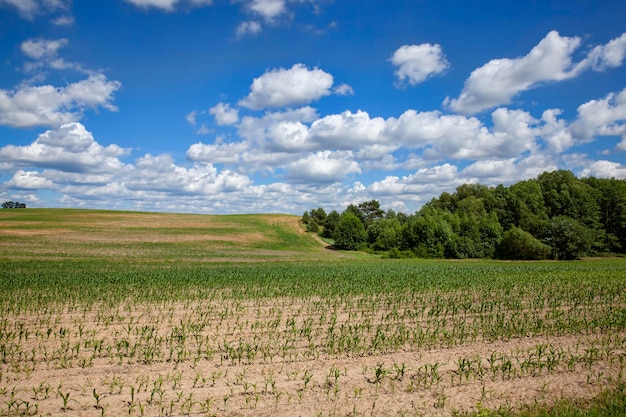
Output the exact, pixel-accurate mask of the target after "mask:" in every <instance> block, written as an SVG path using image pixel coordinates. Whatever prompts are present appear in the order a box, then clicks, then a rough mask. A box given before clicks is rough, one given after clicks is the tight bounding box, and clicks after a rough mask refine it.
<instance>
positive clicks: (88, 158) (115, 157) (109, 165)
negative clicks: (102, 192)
mask: <svg viewBox="0 0 626 417" xmlns="http://www.w3.org/2000/svg"><path fill="white" fill-rule="evenodd" d="M128 153H129V150H128V149H123V148H120V147H119V146H117V145H109V146H106V147H104V146H102V145H100V144H98V143H97V142H96V141H95V140H94V138H93V135H92V134H91V132H89V131H87V130H86V129H85V127H84V126H83V125H82V124H80V123H77V122H76V123H69V124H66V125H63V126H61V127H60V128H59V129H56V130H48V131H46V132H44V133H42V134H41V135H39V137H37V139H36V140H35V141H34V142H33V143H32V144H30V145H27V146H14V145H6V146H4V147H2V148H0V169H2V170H13V169H15V168H20V167H23V168H28V167H37V168H51V169H57V170H61V171H69V172H79V173H101V172H112V171H118V170H120V169H121V168H122V167H123V165H124V164H123V163H122V162H121V161H120V160H119V157H121V156H124V155H127V154H128Z"/></svg>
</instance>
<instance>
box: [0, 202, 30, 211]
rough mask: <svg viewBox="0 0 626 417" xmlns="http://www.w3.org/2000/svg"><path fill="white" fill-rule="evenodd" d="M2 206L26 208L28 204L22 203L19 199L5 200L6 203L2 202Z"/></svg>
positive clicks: (5, 207)
mask: <svg viewBox="0 0 626 417" xmlns="http://www.w3.org/2000/svg"><path fill="white" fill-rule="evenodd" d="M2 208H4V209H13V208H26V204H24V203H20V202H19V201H5V202H4V203H2Z"/></svg>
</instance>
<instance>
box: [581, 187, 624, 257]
mask: <svg viewBox="0 0 626 417" xmlns="http://www.w3.org/2000/svg"><path fill="white" fill-rule="evenodd" d="M582 181H583V182H584V183H585V184H588V185H589V186H591V187H592V188H593V189H595V190H597V191H598V192H599V193H600V196H599V199H598V205H599V206H600V223H601V224H602V227H603V229H604V232H605V235H604V242H603V248H602V249H604V250H608V251H612V252H621V253H624V252H626V181H624V180H617V179H615V178H611V179H606V178H594V177H589V178H584V179H583V180H582Z"/></svg>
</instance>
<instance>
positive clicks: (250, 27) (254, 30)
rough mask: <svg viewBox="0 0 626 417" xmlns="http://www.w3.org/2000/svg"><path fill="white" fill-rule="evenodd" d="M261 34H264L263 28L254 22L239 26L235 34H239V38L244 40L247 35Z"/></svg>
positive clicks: (243, 23) (242, 23)
mask: <svg viewBox="0 0 626 417" xmlns="http://www.w3.org/2000/svg"><path fill="white" fill-rule="evenodd" d="M261 32H263V27H262V26H261V24H260V23H259V22H256V21H254V20H250V21H247V22H241V23H240V24H239V25H237V29H235V33H236V34H237V37H238V38H242V37H244V36H246V35H252V36H255V35H258V34H259V33H261Z"/></svg>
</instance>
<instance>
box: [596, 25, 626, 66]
mask: <svg viewBox="0 0 626 417" xmlns="http://www.w3.org/2000/svg"><path fill="white" fill-rule="evenodd" d="M625 54H626V33H624V34H622V36H620V37H619V38H615V39H613V40H611V41H610V42H609V43H607V44H606V45H599V46H596V47H595V48H593V49H592V50H591V52H590V53H589V57H588V60H589V61H590V62H591V67H592V68H593V70H594V71H604V70H605V69H607V68H615V67H619V66H620V65H622V62H623V61H624V55H625Z"/></svg>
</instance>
